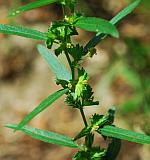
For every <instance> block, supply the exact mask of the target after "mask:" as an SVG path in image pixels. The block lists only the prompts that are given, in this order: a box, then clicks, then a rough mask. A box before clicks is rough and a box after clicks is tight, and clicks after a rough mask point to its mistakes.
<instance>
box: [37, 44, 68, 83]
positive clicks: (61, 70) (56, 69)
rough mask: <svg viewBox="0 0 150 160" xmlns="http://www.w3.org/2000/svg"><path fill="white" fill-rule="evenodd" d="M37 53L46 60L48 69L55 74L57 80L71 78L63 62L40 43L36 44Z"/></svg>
mask: <svg viewBox="0 0 150 160" xmlns="http://www.w3.org/2000/svg"><path fill="white" fill-rule="evenodd" d="M37 48H38V51H39V53H40V54H41V56H42V57H43V58H44V59H45V60H46V62H47V63H48V65H49V67H50V69H51V70H52V71H53V73H54V74H55V76H56V78H57V79H58V80H66V81H69V80H70V79H71V75H70V73H69V71H68V70H67V69H66V68H65V66H64V65H63V64H61V63H60V62H59V61H58V59H57V58H56V57H55V56H54V55H53V54H51V53H50V52H49V50H48V49H47V48H45V47H44V46H42V45H38V46H37Z"/></svg>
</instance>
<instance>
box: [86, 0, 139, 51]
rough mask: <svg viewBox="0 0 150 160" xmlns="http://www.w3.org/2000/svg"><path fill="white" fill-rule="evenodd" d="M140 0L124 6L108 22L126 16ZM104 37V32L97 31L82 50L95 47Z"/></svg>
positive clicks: (115, 22) (116, 21) (112, 22)
mask: <svg viewBox="0 0 150 160" xmlns="http://www.w3.org/2000/svg"><path fill="white" fill-rule="evenodd" d="M140 2H141V0H136V1H134V2H133V3H132V4H130V5H129V6H127V7H126V8H124V9H123V10H122V11H120V12H119V13H118V14H117V15H116V16H114V17H113V18H112V19H111V20H110V21H109V22H110V23H111V24H113V25H115V24H117V23H118V22H119V21H120V20H122V19H123V18H124V17H126V16H127V15H128V14H130V13H131V12H132V11H133V10H134V9H135V8H136V7H137V6H138V4H139V3H140ZM105 37H106V34H103V33H102V32H99V33H97V34H96V36H94V37H93V38H92V39H91V40H90V41H89V42H88V43H87V44H86V46H85V48H84V50H85V52H86V51H87V50H88V49H89V48H92V47H95V46H96V45H97V44H98V43H99V42H100V41H101V40H102V39H104V38H105Z"/></svg>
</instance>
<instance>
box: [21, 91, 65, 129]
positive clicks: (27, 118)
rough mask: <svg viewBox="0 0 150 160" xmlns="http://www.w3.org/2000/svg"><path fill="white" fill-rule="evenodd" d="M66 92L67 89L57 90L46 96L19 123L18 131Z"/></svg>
mask: <svg viewBox="0 0 150 160" xmlns="http://www.w3.org/2000/svg"><path fill="white" fill-rule="evenodd" d="M67 92H68V89H62V90H59V91H57V92H55V93H53V94H52V95H50V96H48V97H47V98H46V99H45V100H43V101H42V102H41V103H40V104H39V105H38V106H37V107H36V108H35V109H33V111H31V112H30V113H29V114H28V115H26V116H25V118H24V119H23V120H22V121H21V122H20V123H19V125H18V130H19V129H21V128H22V127H23V126H24V125H26V124H27V123H28V122H29V121H30V120H31V119H33V118H34V117H35V116H36V115H38V114H39V113H40V112H42V111H43V110H45V109H46V108H47V107H48V106H50V105H51V104H52V103H53V102H55V101H56V100H57V99H58V98H59V97H61V96H62V95H64V94H65V93H67Z"/></svg>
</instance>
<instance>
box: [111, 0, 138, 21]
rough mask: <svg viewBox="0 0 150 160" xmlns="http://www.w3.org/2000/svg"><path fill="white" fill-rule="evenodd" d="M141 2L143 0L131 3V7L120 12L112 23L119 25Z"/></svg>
mask: <svg viewBox="0 0 150 160" xmlns="http://www.w3.org/2000/svg"><path fill="white" fill-rule="evenodd" d="M140 2H141V0H136V1H134V2H133V3H131V4H130V5H129V6H127V7H126V8H124V9H123V10H122V11H120V12H119V13H118V14H117V15H116V16H115V17H113V18H112V19H111V20H110V23H112V24H117V23H118V22H119V21H120V20H122V19H123V18H124V17H125V16H127V15H128V14H130V13H131V12H132V11H133V10H134V9H135V8H136V7H137V6H138V5H139V3H140Z"/></svg>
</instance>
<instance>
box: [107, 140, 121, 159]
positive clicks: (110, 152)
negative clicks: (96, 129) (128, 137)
mask: <svg viewBox="0 0 150 160" xmlns="http://www.w3.org/2000/svg"><path fill="white" fill-rule="evenodd" d="M120 149H121V140H120V139H117V138H112V141H111V143H110V144H109V146H108V149H107V153H106V160H109V159H110V157H111V160H115V159H116V158H117V156H118V154H119V151H120Z"/></svg>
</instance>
